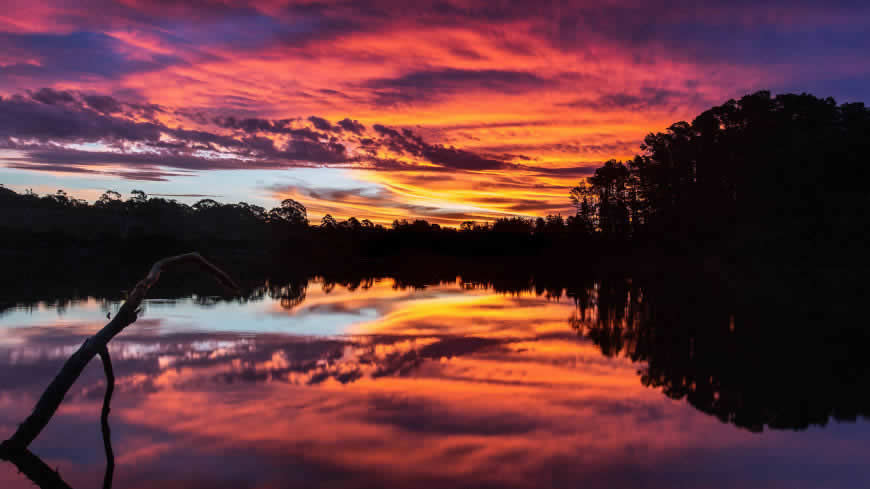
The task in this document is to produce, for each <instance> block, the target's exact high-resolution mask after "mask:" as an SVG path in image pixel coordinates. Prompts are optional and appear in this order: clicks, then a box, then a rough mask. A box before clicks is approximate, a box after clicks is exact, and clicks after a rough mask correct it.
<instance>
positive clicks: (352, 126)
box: [338, 118, 366, 135]
mask: <svg viewBox="0 0 870 489" xmlns="http://www.w3.org/2000/svg"><path fill="white" fill-rule="evenodd" d="M338 125H339V127H341V128H342V129H344V130H345V131H347V132H352V133H354V134H356V135H361V134H362V133H363V131H365V130H366V126H364V125H362V124H360V122H359V121H355V120H350V119H348V118H344V119H342V120H340V121H338Z"/></svg>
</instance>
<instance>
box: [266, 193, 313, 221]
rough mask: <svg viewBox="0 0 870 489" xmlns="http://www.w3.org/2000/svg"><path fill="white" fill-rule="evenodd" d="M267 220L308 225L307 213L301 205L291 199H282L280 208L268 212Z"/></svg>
mask: <svg viewBox="0 0 870 489" xmlns="http://www.w3.org/2000/svg"><path fill="white" fill-rule="evenodd" d="M269 218H270V219H272V220H273V221H277V222H285V223H290V224H293V225H297V226H301V225H305V224H308V211H307V210H306V209H305V206H304V205H302V204H301V203H299V202H296V201H295V200H293V199H284V200H282V201H281V207H276V208H274V209H272V210H271V211H269Z"/></svg>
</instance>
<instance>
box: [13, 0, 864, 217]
mask: <svg viewBox="0 0 870 489" xmlns="http://www.w3.org/2000/svg"><path fill="white" fill-rule="evenodd" d="M868 25H870V2H867V1H866V0H844V1H829V2H820V1H810V0H776V1H771V2H756V1H746V0H729V1H722V2H704V1H692V2H683V1H667V2H664V1H659V0H650V1H636V2H634V1H628V0H616V1H601V2H593V1H573V2H569V1H565V2H559V1H534V2H533V1H507V0H500V1H494V0H489V1H467V0H441V1H432V2H429V1H423V0H421V1H415V2H408V1H396V0H364V1H353V2H351V1H331V0H321V1H296V2H293V1H280V0H252V1H230V0H227V1H211V0H197V1H189V2H173V1H168V0H124V1H118V2H110V1H108V0H81V1H77V2H68V1H60V0H45V1H33V0H6V1H4V8H3V9H2V10H0V96H2V99H0V183H2V184H4V185H5V186H7V187H10V188H13V189H15V190H18V191H23V190H25V189H33V190H34V191H36V192H38V193H41V194H42V193H53V192H54V191H56V190H57V189H59V188H63V189H66V190H67V191H68V192H69V193H71V194H72V195H74V196H76V197H80V198H84V199H87V200H91V201H92V200H94V199H96V198H97V197H98V196H99V195H100V194H101V193H102V192H103V191H105V190H107V189H114V190H117V191H119V192H121V193H123V194H128V193H129V192H130V191H131V190H133V189H141V190H144V191H145V192H147V193H148V194H150V195H164V196H168V197H167V198H176V199H179V200H183V201H185V202H190V203H192V202H195V201H196V200H198V199H199V198H203V196H208V197H211V198H214V199H216V200H218V201H221V202H238V201H247V202H251V203H256V204H259V205H262V206H265V207H274V206H276V205H277V204H278V202H279V201H280V200H281V199H284V198H288V197H289V198H293V199H295V200H298V201H300V202H302V203H303V204H305V205H306V206H307V208H308V211H309V217H310V218H311V219H312V220H313V221H318V220H319V219H320V217H321V216H322V215H323V214H324V213H327V212H328V213H331V214H333V215H334V216H336V217H338V218H346V217H349V216H357V217H358V218H363V217H365V218H369V219H371V220H373V221H376V222H381V223H389V222H391V221H392V220H393V219H396V218H400V219H401V218H408V219H410V218H425V219H428V220H430V221H433V222H438V223H441V224H447V225H457V224H458V223H459V222H461V221H463V220H468V219H476V220H486V219H492V218H494V217H499V216H504V215H523V216H539V215H546V214H548V213H557V212H561V213H563V214H565V213H567V212H570V210H569V204H570V202H569V200H568V188H569V187H571V186H573V185H574V184H576V182H577V181H578V180H579V179H580V178H582V177H584V176H586V175H588V173H589V171H590V169H592V168H594V167H596V166H598V165H599V164H600V163H601V162H602V161H604V160H607V159H610V158H627V157H629V156H631V155H633V154H634V153H636V152H637V151H638V145H639V143H640V141H641V139H642V138H643V136H644V135H645V134H647V133H648V132H650V131H660V130H664V129H665V128H666V127H667V126H668V125H670V124H671V123H673V122H676V121H679V120H684V119H689V120H691V118H692V117H694V116H695V115H696V114H697V113H699V112H700V111H702V110H704V109H706V108H708V107H710V106H713V105H718V104H720V103H722V102H724V101H726V100H727V99H729V98H734V97H739V96H741V95H743V94H746V93H749V92H752V91H756V90H761V89H769V90H771V91H773V92H775V93H781V92H810V93H813V94H814V95H817V96H832V97H834V98H835V99H836V100H837V101H838V102H856V101H863V102H866V101H868V100H870V30H868V29H867V26H868Z"/></svg>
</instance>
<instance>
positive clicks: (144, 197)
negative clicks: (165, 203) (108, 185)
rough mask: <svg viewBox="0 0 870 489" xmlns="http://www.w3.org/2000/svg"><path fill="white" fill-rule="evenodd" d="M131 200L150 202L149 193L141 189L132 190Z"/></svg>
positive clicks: (135, 202) (136, 202) (132, 201)
mask: <svg viewBox="0 0 870 489" xmlns="http://www.w3.org/2000/svg"><path fill="white" fill-rule="evenodd" d="M129 202H131V203H133V204H144V203H146V202H148V194H146V193H145V192H143V191H141V190H133V191H132V192H130V199H129Z"/></svg>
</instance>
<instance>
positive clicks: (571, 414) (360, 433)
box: [0, 280, 870, 489]
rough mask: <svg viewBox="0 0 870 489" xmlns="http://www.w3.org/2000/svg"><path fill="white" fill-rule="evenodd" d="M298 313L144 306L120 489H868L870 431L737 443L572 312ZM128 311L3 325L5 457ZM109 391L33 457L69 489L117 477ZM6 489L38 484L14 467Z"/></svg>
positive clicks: (469, 302)
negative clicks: (71, 359)
mask: <svg viewBox="0 0 870 489" xmlns="http://www.w3.org/2000/svg"><path fill="white" fill-rule="evenodd" d="M272 295H273V296H276V295H280V294H272ZM299 296H300V294H298V291H296V293H295V295H294V296H293V297H295V299H293V298H291V297H285V298H284V299H283V300H282V299H281V298H280V297H269V296H268V295H267V296H265V297H264V298H263V300H252V301H250V302H247V303H235V302H210V301H209V300H204V299H196V298H189V299H182V300H174V301H160V300H154V301H150V302H148V304H147V306H146V311H145V314H144V315H143V317H142V318H141V319H140V320H139V321H138V322H137V323H136V324H135V325H134V326H132V327H131V328H129V329H128V330H127V331H125V332H124V333H123V334H122V335H121V336H119V337H118V338H116V339H115V340H114V341H113V342H112V343H111V344H110V351H111V354H112V357H113V362H114V364H115V371H116V376H117V384H116V391H115V398H114V403H113V406H112V414H111V423H112V429H113V436H114V442H115V444H114V447H115V454H116V462H117V465H118V468H117V469H116V476H115V487H133V488H138V487H142V488H145V487H158V486H159V487H161V488H164V489H169V488H175V487H179V488H180V487H227V488H229V487H234V488H235V487H252V488H253V487H256V488H271V487H300V488H301V487H354V488H362V487H433V488H441V487H578V486H583V487H746V488H748V487H769V486H772V485H777V486H782V487H826V486H827V487H867V484H868V483H867V482H866V481H864V479H863V478H862V477H861V475H862V474H864V473H866V469H864V468H863V464H864V463H865V461H866V460H865V455H864V452H865V451H864V448H866V447H865V446H864V445H863V443H864V440H866V439H867V434H868V431H870V430H868V427H867V424H866V423H864V422H858V424H857V425H848V426H845V425H839V424H836V423H834V424H831V425H829V426H828V427H826V428H824V429H822V428H810V429H809V430H808V431H804V432H791V431H767V432H765V433H763V434H761V435H759V434H754V433H751V432H749V431H747V430H743V429H739V428H737V427H735V426H732V425H730V424H723V423H721V422H720V421H718V420H717V419H716V418H715V417H711V416H708V415H706V414H703V413H701V412H699V411H697V410H695V409H694V408H693V407H691V406H690V405H689V404H688V403H686V402H685V401H682V400H674V399H670V398H668V397H666V396H664V395H662V392H661V391H660V390H659V389H655V388H647V387H644V386H643V385H642V383H641V381H640V380H639V370H641V369H642V368H643V364H642V363H641V362H638V363H633V362H632V361H630V360H629V359H627V358H625V357H624V356H620V355H615V356H613V357H605V356H603V355H602V354H601V349H600V347H599V346H597V345H596V344H594V343H592V342H591V341H589V340H587V339H584V338H580V337H578V334H577V331H575V330H574V329H572V327H571V326H570V324H569V319H570V318H572V316H574V315H575V313H576V310H577V306H576V305H575V303H574V301H573V300H572V299H571V298H569V297H567V296H564V295H562V296H547V295H545V294H541V295H537V294H534V293H531V292H518V293H513V294H505V293H498V292H495V291H493V290H492V289H489V288H486V287H473V286H470V285H469V284H464V283H462V282H461V281H457V282H454V283H446V284H440V285H434V286H429V287H426V288H423V289H414V288H403V287H400V286H399V285H398V284H397V283H396V282H395V281H393V280H373V281H371V282H370V283H364V284H362V285H361V286H358V287H346V286H341V285H331V284H327V283H325V282H323V281H322V280H315V281H312V282H310V283H308V285H307V287H305V288H304V295H302V296H301V297H299ZM115 310H117V304H113V303H105V302H101V301H98V300H96V299H89V300H87V301H84V302H77V303H74V304H71V305H70V306H69V307H67V308H65V309H63V310H62V311H61V310H59V309H58V308H56V307H52V306H46V305H41V306H37V307H31V308H17V309H10V310H7V311H6V312H4V313H3V314H2V315H0V363H2V365H3V368H2V369H0V431H2V436H3V437H4V438H5V437H6V436H8V433H11V432H12V431H13V430H14V428H15V426H16V424H17V423H18V422H20V421H21V420H22V419H23V418H24V417H25V416H26V415H27V413H28V412H29V410H30V409H31V407H32V406H33V404H34V402H35V399H36V397H37V396H38V395H39V393H40V392H41V391H42V389H43V388H44V386H45V385H46V384H47V382H48V381H49V380H50V379H51V378H52V377H53V376H54V374H55V373H56V372H57V370H58V369H59V367H60V365H61V364H62V362H63V361H64V360H65V358H66V357H67V356H68V355H69V354H70V353H71V352H72V351H74V350H75V348H76V347H77V346H78V345H79V344H80V342H81V341H82V340H83V338H84V337H86V336H87V335H89V334H92V333H93V332H95V331H96V330H97V329H99V328H100V327H101V326H102V325H103V324H104V323H105V315H106V313H107V312H109V313H112V312H113V311H115ZM103 389H104V381H103V378H102V372H101V367H100V365H99V362H93V363H92V364H91V365H90V366H89V367H88V368H87V369H86V371H85V374H84V375H83V376H82V378H81V379H80V380H79V382H78V383H77V384H76V385H75V386H74V388H73V390H72V391H71V392H70V394H69V395H68V396H67V399H66V401H65V403H64V404H63V405H62V407H61V409H60V411H59V414H58V415H57V416H56V417H55V418H54V419H53V420H52V422H51V424H50V425H49V427H48V428H47V430H46V431H45V433H44V434H43V435H42V436H41V437H40V438H39V439H37V441H36V442H35V444H34V445H33V451H34V452H35V453H37V454H39V455H40V456H41V457H43V458H44V459H45V460H46V462H47V463H48V464H49V465H51V466H52V467H58V468H59V469H60V473H61V475H62V476H63V477H64V478H65V479H66V480H67V481H68V482H69V483H70V484H71V485H72V486H73V487H96V486H98V485H99V483H100V481H101V478H102V470H103V465H104V458H103V453H102V445H101V441H100V430H99V410H100V404H101V401H102V395H103ZM798 440H799V442H798ZM773 481H775V483H774V482H773ZM0 486H2V487H9V488H18V487H31V484H30V482H28V481H27V480H26V479H25V478H24V477H23V476H21V475H19V474H17V473H15V470H14V468H13V467H12V466H11V465H9V464H2V465H0Z"/></svg>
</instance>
